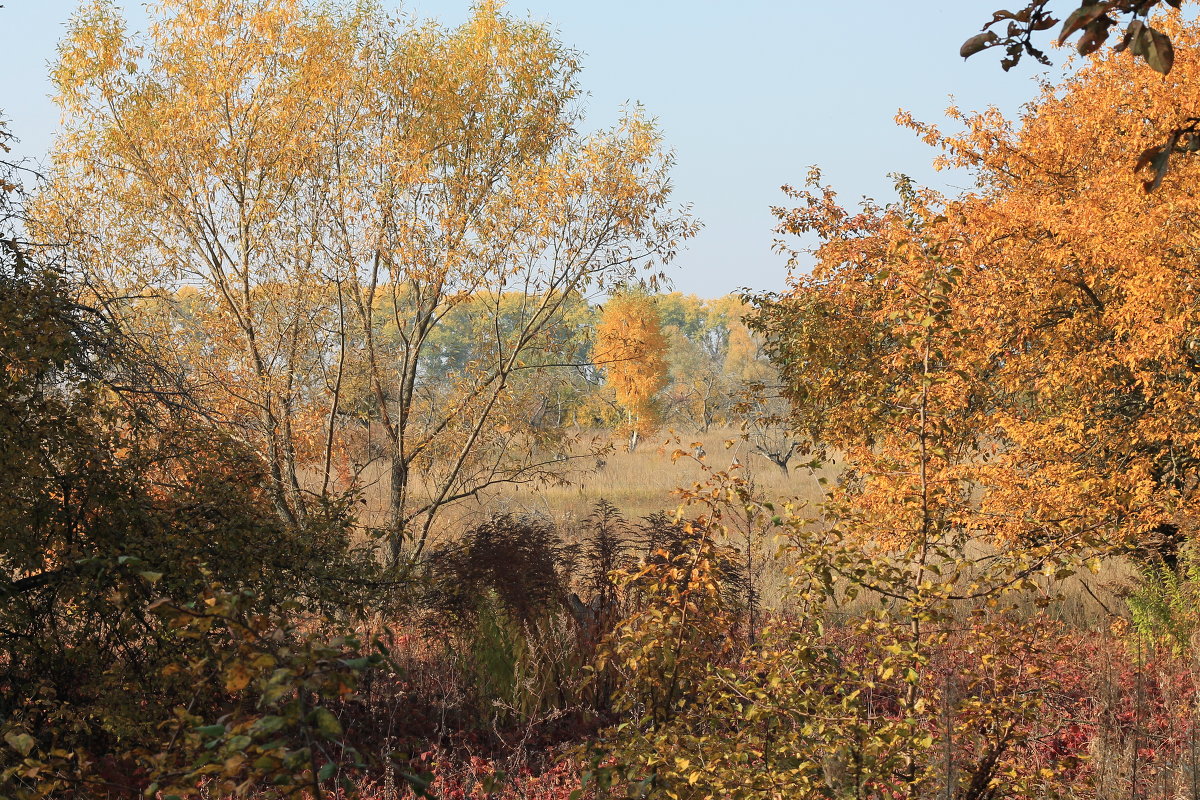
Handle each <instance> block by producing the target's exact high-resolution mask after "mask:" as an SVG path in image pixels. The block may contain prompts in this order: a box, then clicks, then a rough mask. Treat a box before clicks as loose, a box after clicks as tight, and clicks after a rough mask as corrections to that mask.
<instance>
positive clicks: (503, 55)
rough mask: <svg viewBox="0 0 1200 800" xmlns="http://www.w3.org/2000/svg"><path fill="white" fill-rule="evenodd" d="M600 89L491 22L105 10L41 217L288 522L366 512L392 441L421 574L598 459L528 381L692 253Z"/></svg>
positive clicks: (551, 47)
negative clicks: (249, 458)
mask: <svg viewBox="0 0 1200 800" xmlns="http://www.w3.org/2000/svg"><path fill="white" fill-rule="evenodd" d="M577 73H578V65H577V59H576V55H575V54H574V53H573V52H571V51H570V50H568V49H566V48H565V47H564V46H563V45H562V44H561V43H560V42H558V41H557V40H556V39H555V38H554V36H553V34H552V32H551V31H550V30H549V29H548V28H547V27H545V26H543V25H538V24H533V23H529V22H523V21H518V20H516V19H513V18H511V17H508V16H505V15H504V14H502V13H501V12H500V11H499V9H498V5H497V4H495V3H490V2H484V3H480V4H479V5H478V6H477V7H476V8H475V10H474V12H473V14H472V15H471V17H470V19H469V20H468V21H467V22H466V23H464V24H463V25H462V26H461V27H459V28H454V29H447V28H443V27H440V26H438V25H435V24H431V23H418V22H413V21H410V20H408V19H407V18H406V17H400V16H391V15H388V14H387V13H385V12H383V11H382V10H380V9H379V8H378V7H377V6H376V5H373V4H361V3H360V4H353V3H349V4H345V5H338V4H319V5H317V4H308V3H303V2H300V0H254V1H253V2H245V1H244V0H167V2H164V3H162V4H160V5H159V6H158V10H157V13H156V15H155V18H154V22H153V24H152V25H151V27H150V29H149V31H148V32H147V33H146V34H145V35H136V34H133V33H130V32H129V31H127V30H126V28H125V25H124V22H123V21H122V20H121V18H120V16H119V15H118V14H117V13H116V11H115V10H114V9H113V7H112V6H111V4H108V3H104V2H97V3H93V4H91V5H88V6H86V7H85V8H84V9H83V10H81V11H80V12H79V13H78V14H77V15H76V16H75V18H74V21H73V23H72V25H71V27H70V30H69V32H68V35H67V37H66V39H65V40H64V42H63V43H62V45H61V47H60V56H59V62H58V64H57V66H56V67H55V69H54V79H55V81H56V84H57V87H58V92H59V101H60V103H61V104H62V107H63V110H64V113H65V117H66V125H67V129H66V131H67V132H66V133H65V134H64V136H62V137H61V138H60V140H59V141H58V144H57V146H56V148H55V153H54V175H53V183H52V187H51V189H50V190H49V191H48V192H47V193H46V194H45V195H44V196H43V197H42V199H41V201H40V203H39V208H38V215H39V217H40V220H41V224H42V225H43V226H44V227H45V228H46V229H47V232H48V233H49V234H51V235H54V234H59V235H61V232H63V231H64V230H65V229H70V228H72V227H74V226H82V227H84V228H85V229H86V230H89V231H97V232H100V233H99V234H97V235H96V236H95V237H92V238H89V239H87V241H88V243H89V247H88V248H85V249H83V250H81V261H83V262H84V263H82V264H81V265H80V266H81V268H82V269H83V270H85V271H86V272H87V274H89V275H90V276H92V278H93V282H94V284H95V285H96V287H97V293H98V294H99V295H100V299H101V301H102V302H104V303H106V304H107V305H108V306H109V307H110V308H111V309H112V311H113V313H114V314H116V315H118V316H120V317H122V318H123V319H124V320H125V321H126V323H127V325H128V326H129V327H130V328H131V329H133V330H137V331H140V332H142V333H143V334H145V339H146V342H147V347H153V348H154V349H156V350H159V351H162V353H161V354H162V356H164V357H165V358H167V359H168V360H170V361H171V362H172V363H175V364H177V365H178V369H179V371H180V372H181V374H183V375H185V376H187V377H189V378H190V379H191V382H192V386H193V390H194V392H196V393H197V394H198V395H199V396H200V397H201V399H202V405H204V406H206V407H207V408H209V409H211V410H212V416H213V419H214V421H215V422H216V423H217V424H219V425H221V426H222V427H224V428H226V429H228V430H230V431H232V432H235V433H236V434H237V435H238V436H239V437H240V438H242V439H243V440H244V441H246V442H248V443H249V444H250V445H251V446H253V448H254V449H255V450H256V451H257V452H259V453H260V454H261V455H262V457H263V458H264V460H265V462H266V463H267V465H268V466H269V472H270V475H271V480H272V486H273V498H274V502H275V506H276V508H277V510H278V511H279V514H280V515H281V516H282V517H283V518H284V519H287V520H291V521H302V520H303V519H304V518H305V517H306V516H308V515H309V514H310V513H311V512H312V507H313V504H314V501H316V500H317V499H318V498H320V497H321V496H323V495H327V494H329V493H332V492H335V491H338V490H339V489H344V488H347V487H345V486H344V485H341V484H340V483H339V481H337V480H334V478H333V476H334V473H336V471H337V470H336V467H335V464H334V461H335V458H334V454H335V452H340V451H342V450H343V449H344V448H345V447H346V441H347V440H348V439H349V438H351V436H352V434H354V432H355V431H357V430H361V429H362V426H363V425H367V426H370V427H371V428H372V429H373V430H378V431H381V432H382V433H381V435H382V438H383V439H384V441H385V442H386V446H385V447H384V448H383V451H384V453H383V455H382V457H381V458H382V460H383V467H384V468H383V470H382V471H383V475H382V478H381V481H380V484H381V488H380V491H381V493H382V495H383V497H384V498H385V507H386V514H385V517H386V519H385V521H384V522H383V523H382V524H381V525H380V532H381V533H382V534H383V536H384V538H385V540H386V542H387V544H388V545H389V550H390V553H391V556H392V559H393V561H394V562H396V563H401V562H403V561H406V560H410V559H413V558H416V557H419V556H420V554H421V553H422V551H423V549H424V547H425V543H426V541H427V540H428V538H429V536H430V533H431V531H432V530H433V526H434V523H435V520H436V519H437V517H438V513H439V512H440V511H441V510H442V509H444V508H445V507H446V506H447V505H448V504H451V503H453V502H455V501H457V500H461V499H464V498H468V497H473V496H477V495H478V494H479V493H480V492H482V491H484V490H486V489H487V488H488V487H491V486H496V485H498V484H505V483H507V484H520V483H536V482H545V481H554V480H561V479H562V476H563V473H564V470H565V469H566V468H567V467H569V465H570V461H571V459H572V456H569V455H568V456H563V455H562V454H564V453H572V452H575V451H572V450H571V448H569V447H566V446H565V445H563V444H562V443H559V444H558V445H554V444H553V443H549V442H547V441H546V438H547V434H546V432H545V431H544V430H540V431H534V430H533V428H534V427H536V426H531V417H533V416H535V412H533V411H531V409H530V403H529V402H528V398H527V397H526V396H525V394H524V393H525V392H526V391H528V387H530V386H533V385H537V383H538V382H537V381H529V380H524V379H523V378H522V379H520V380H518V377H519V376H524V375H527V374H530V373H534V372H536V373H538V374H541V375H551V374H553V372H554V370H563V369H566V368H570V367H572V366H574V365H575V364H576V363H577V359H576V358H575V357H574V356H573V355H572V354H571V353H564V352H562V351H561V349H560V348H561V345H562V343H563V342H565V341H567V339H568V337H564V336H562V335H561V331H562V329H563V328H564V327H565V326H567V325H569V323H568V322H567V320H568V318H569V317H570V314H571V309H573V308H575V307H576V306H578V303H579V301H580V299H581V298H586V297H587V296H589V293H597V292H602V291H606V290H607V288H608V287H611V286H613V285H617V284H619V283H622V282H625V281H628V280H630V279H633V278H635V277H643V278H644V277H647V276H653V274H655V269H656V268H657V266H659V265H661V264H663V263H664V262H666V261H667V260H669V259H670V258H671V256H672V255H673V253H674V252H675V249H676V248H677V246H678V245H679V243H680V242H681V241H682V240H683V239H684V238H686V237H687V236H689V235H690V234H691V232H692V230H693V227H694V223H693V222H692V220H691V219H690V217H689V216H688V215H687V214H686V213H684V212H679V211H676V210H673V209H671V208H670V207H669V206H668V200H669V194H670V183H669V179H668V171H669V168H670V165H671V158H670V156H669V155H668V154H666V153H664V151H663V150H662V149H661V147H660V140H659V136H658V134H657V132H656V131H655V129H654V126H653V125H652V124H651V123H650V122H649V121H648V120H647V119H646V118H645V117H644V116H643V115H642V114H641V113H640V112H639V111H638V110H636V109H635V110H633V111H631V112H630V113H627V114H626V115H625V116H624V117H623V119H622V120H621V122H619V123H618V124H617V125H616V126H615V127H614V128H613V129H611V130H605V131H600V132H597V133H593V134H584V133H581V132H580V131H579V130H578V129H577V123H578V120H579V108H578V105H577V102H576V101H577V99H578V97H579V94H580V89H579V84H578V79H577ZM184 287H190V288H191V293H190V294H189V295H188V296H187V298H186V302H184V297H183V295H181V293H180V290H181V289H182V288H184ZM464 309H465V311H466V313H468V314H469V315H470V316H472V317H473V318H476V319H479V320H482V321H483V324H480V325H479V326H478V329H480V330H483V331H484V332H485V335H484V336H483V337H482V338H481V339H480V340H479V341H478V342H477V343H476V346H475V348H474V350H473V351H472V352H471V354H470V358H468V359H466V360H465V362H464V363H463V365H462V367H461V368H460V369H457V370H455V371H454V372H453V374H451V375H446V374H444V373H443V372H441V371H439V369H437V367H438V365H439V363H440V362H439V361H438V359H439V358H440V355H439V351H438V348H437V347H436V346H435V344H436V340H437V338H438V337H437V336H436V333H437V331H438V330H439V329H440V327H441V326H443V325H444V324H445V322H446V320H447V319H448V318H451V317H461V316H462V314H461V313H459V312H462V311H463V310H464ZM434 375H437V376H439V377H437V378H436V379H434V378H432V377H431V376H434ZM542 383H543V385H544V381H543V382H542ZM351 395H352V396H353V397H352V399H353V406H354V408H353V409H352V410H351V409H348V408H347V407H346V405H345V404H344V403H343V401H344V400H346V399H347V398H349V397H350V396H351ZM402 556H403V557H402Z"/></svg>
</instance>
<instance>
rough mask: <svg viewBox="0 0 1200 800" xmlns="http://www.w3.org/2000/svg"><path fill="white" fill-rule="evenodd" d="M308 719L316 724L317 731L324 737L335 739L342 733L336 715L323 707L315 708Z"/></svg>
mask: <svg viewBox="0 0 1200 800" xmlns="http://www.w3.org/2000/svg"><path fill="white" fill-rule="evenodd" d="M309 720H310V721H311V722H312V724H313V725H315V726H316V728H317V731H318V732H320V734H321V735H322V736H324V737H325V738H326V739H336V738H338V737H339V736H341V735H342V724H341V723H340V722H338V721H337V717H335V716H334V715H333V713H332V712H331V711H330V710H329V709H327V708H325V707H320V708H315V709H313V712H312V714H311V715H310V717H309Z"/></svg>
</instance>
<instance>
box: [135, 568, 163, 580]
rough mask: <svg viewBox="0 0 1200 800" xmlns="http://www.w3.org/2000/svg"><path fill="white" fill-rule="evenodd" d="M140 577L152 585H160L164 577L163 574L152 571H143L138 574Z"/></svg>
mask: <svg viewBox="0 0 1200 800" xmlns="http://www.w3.org/2000/svg"><path fill="white" fill-rule="evenodd" d="M138 575H141V576H142V577H143V578H145V579H146V580H147V581H149V582H150V583H158V582H159V581H160V580H162V576H163V574H162V573H161V572H151V571H150V570H142V571H141V572H139V573H138Z"/></svg>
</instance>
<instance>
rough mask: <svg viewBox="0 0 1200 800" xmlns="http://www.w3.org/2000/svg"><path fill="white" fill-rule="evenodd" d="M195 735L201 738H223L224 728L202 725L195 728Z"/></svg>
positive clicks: (221, 726)
mask: <svg viewBox="0 0 1200 800" xmlns="http://www.w3.org/2000/svg"><path fill="white" fill-rule="evenodd" d="M196 733H198V734H200V735H201V736H224V735H225V726H224V725H203V726H201V727H199V728H196Z"/></svg>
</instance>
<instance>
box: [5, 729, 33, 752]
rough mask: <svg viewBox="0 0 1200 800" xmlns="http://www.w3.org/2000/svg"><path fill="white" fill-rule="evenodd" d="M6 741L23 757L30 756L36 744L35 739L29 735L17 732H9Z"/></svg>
mask: <svg viewBox="0 0 1200 800" xmlns="http://www.w3.org/2000/svg"><path fill="white" fill-rule="evenodd" d="M4 741H6V742H8V746H9V747H11V748H12V749H13V750H16V751H17V752H18V753H20V754H21V755H22V756H27V755H29V753H30V751H32V750H33V746H34V744H35V742H34V739H33V737H32V736H30V735H29V734H28V733H17V732H16V731H9V732H8V733H6V734H4Z"/></svg>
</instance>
